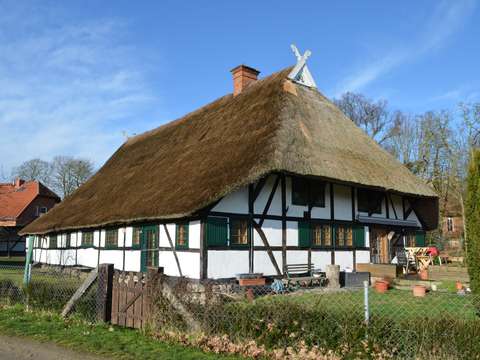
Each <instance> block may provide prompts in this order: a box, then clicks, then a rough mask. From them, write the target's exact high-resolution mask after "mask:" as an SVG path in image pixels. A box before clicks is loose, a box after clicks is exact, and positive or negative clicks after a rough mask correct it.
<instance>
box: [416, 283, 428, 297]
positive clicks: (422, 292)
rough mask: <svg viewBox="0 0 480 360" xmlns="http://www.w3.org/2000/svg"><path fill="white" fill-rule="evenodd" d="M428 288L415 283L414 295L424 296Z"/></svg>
mask: <svg viewBox="0 0 480 360" xmlns="http://www.w3.org/2000/svg"><path fill="white" fill-rule="evenodd" d="M426 291H427V288H426V287H425V286H423V285H415V286H414V287H413V296H415V297H424V296H425V294H426Z"/></svg>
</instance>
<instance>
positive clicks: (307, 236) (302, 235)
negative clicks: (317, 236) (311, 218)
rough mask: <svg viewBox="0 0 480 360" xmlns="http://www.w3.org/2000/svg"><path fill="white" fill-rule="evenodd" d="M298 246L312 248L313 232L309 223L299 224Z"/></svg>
mask: <svg viewBox="0 0 480 360" xmlns="http://www.w3.org/2000/svg"><path fill="white" fill-rule="evenodd" d="M298 246H299V247H310V246H312V231H311V228H310V224H309V223H308V222H307V221H299V222H298Z"/></svg>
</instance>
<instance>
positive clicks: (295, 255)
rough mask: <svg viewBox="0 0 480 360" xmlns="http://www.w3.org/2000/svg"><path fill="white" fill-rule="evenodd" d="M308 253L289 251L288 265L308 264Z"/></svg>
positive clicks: (304, 251)
mask: <svg viewBox="0 0 480 360" xmlns="http://www.w3.org/2000/svg"><path fill="white" fill-rule="evenodd" d="M307 263H308V251H306V250H287V264H307Z"/></svg>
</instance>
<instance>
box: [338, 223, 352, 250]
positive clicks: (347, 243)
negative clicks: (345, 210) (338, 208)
mask: <svg viewBox="0 0 480 360" xmlns="http://www.w3.org/2000/svg"><path fill="white" fill-rule="evenodd" d="M333 233H334V236H333V237H334V239H335V248H351V247H353V229H352V227H351V226H350V225H340V224H337V225H335V227H334V231H333Z"/></svg>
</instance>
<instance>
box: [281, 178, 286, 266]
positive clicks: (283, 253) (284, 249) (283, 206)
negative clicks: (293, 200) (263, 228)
mask: <svg viewBox="0 0 480 360" xmlns="http://www.w3.org/2000/svg"><path fill="white" fill-rule="evenodd" d="M280 176H281V190H282V268H283V273H285V266H286V264H287V182H286V178H285V174H281V175H280Z"/></svg>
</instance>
